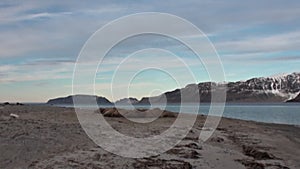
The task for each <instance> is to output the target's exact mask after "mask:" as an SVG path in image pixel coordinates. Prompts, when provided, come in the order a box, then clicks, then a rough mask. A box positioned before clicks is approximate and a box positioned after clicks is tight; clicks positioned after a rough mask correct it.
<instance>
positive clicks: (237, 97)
mask: <svg viewBox="0 0 300 169" xmlns="http://www.w3.org/2000/svg"><path fill="white" fill-rule="evenodd" d="M218 85H224V84H218V83H214V82H204V83H199V84H190V85H187V86H186V87H184V88H182V89H176V90H174V91H170V92H166V93H164V94H162V95H160V96H155V97H150V98H148V97H144V98H142V99H141V100H140V101H139V103H138V104H149V102H151V103H159V102H161V101H162V99H164V98H167V100H168V103H180V100H181V99H180V96H181V95H180V93H181V91H185V92H186V93H188V95H189V97H190V98H192V97H197V91H196V90H198V92H199V95H200V101H201V102H210V100H211V89H212V87H216V86H218ZM225 85H226V86H227V99H226V101H227V102H284V101H286V100H289V99H292V98H295V97H296V96H297V95H298V94H299V92H300V73H292V74H285V75H280V76H272V77H260V78H252V79H249V80H247V81H238V82H229V83H225ZM195 86H196V87H195ZM185 100H187V102H189V100H188V99H185ZM191 100H192V99H191Z"/></svg>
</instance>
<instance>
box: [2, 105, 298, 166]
mask: <svg viewBox="0 0 300 169" xmlns="http://www.w3.org/2000/svg"><path fill="white" fill-rule="evenodd" d="M11 113H14V114H17V115H18V116H19V117H18V118H12V117H10V114H11ZM205 118H206V117H205V116H201V115H199V116H198V118H197V121H196V123H195V125H194V127H193V129H192V130H191V131H190V132H189V134H188V135H187V137H185V138H184V139H183V140H182V141H181V142H180V143H179V144H178V145H176V146H175V147H174V148H173V149H171V150H169V151H167V152H165V153H163V154H160V155H158V156H153V157H150V158H142V159H132V158H124V157H121V156H117V155H114V154H111V153H109V152H107V151H105V150H103V149H102V148H101V147H99V146H97V145H96V144H95V143H93V141H92V140H90V139H89V138H88V136H87V135H86V133H85V132H84V131H83V129H82V128H81V126H80V124H79V122H78V119H77V117H76V114H75V112H74V109H72V108H59V107H51V106H28V105H5V106H4V105H2V106H1V107H0V135H1V137H0V152H1V155H0V168H7V169H12V168H39V169H42V168H45V169H46V168H47V169H50V168H64V169H66V168H70V169H71V168H90V169H96V168H168V169H169V168H182V169H189V168H208V169H209V168H236V169H237V168H257V169H260V168H294V169H297V168H300V161H299V157H300V133H299V126H290V125H278V124H265V123H257V122H249V121H242V120H234V119H227V118H223V119H222V120H221V123H220V125H219V126H218V128H217V130H216V132H215V133H214V135H213V136H212V137H211V138H210V139H209V141H207V142H204V143H200V142H199V141H198V136H199V133H200V131H201V130H202V126H203V123H204V121H205ZM174 119H175V118H172V117H167V118H159V119H157V120H155V121H154V122H152V123H149V124H148V123H147V124H143V125H138V124H136V123H133V122H130V121H128V120H127V119H125V118H122V117H106V120H107V121H108V122H109V123H110V125H111V126H112V127H113V128H115V129H116V130H118V131H119V132H121V133H123V134H127V135H129V136H135V137H144V136H149V135H157V134H159V133H161V132H162V131H164V130H166V129H167V128H168V127H169V126H170V125H171V124H172V123H173V121H174Z"/></svg>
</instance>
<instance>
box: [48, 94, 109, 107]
mask: <svg viewBox="0 0 300 169" xmlns="http://www.w3.org/2000/svg"><path fill="white" fill-rule="evenodd" d="M73 98H75V99H77V100H80V103H81V104H91V103H92V101H94V100H95V99H96V100H97V103H98V104H99V105H100V104H101V105H112V104H113V103H111V102H110V101H109V100H108V99H106V98H105V97H99V96H93V95H71V96H67V97H60V98H55V99H50V100H49V101H48V102H47V104H52V105H63V104H65V105H73Z"/></svg>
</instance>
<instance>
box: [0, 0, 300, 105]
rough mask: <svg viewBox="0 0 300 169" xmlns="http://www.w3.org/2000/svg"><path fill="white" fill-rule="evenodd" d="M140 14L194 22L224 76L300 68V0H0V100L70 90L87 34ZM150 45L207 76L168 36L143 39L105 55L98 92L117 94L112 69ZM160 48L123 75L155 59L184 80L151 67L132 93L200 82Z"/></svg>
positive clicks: (121, 83) (121, 86)
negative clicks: (218, 60) (216, 55)
mask: <svg viewBox="0 0 300 169" xmlns="http://www.w3.org/2000/svg"><path fill="white" fill-rule="evenodd" d="M139 12H163V13H170V14H173V15H177V16H179V17H182V18H184V19H186V20H188V21H190V22H191V23H193V24H194V25H196V26H197V27H198V28H199V29H201V30H202V31H203V32H204V33H205V34H206V35H207V36H208V38H209V39H210V40H211V41H212V43H213V45H214V46H215V48H216V50H217V51H218V53H219V55H220V58H221V61H222V63H223V66H224V71H225V75H226V80H227V81H238V80H245V79H248V78H251V77H257V76H270V75H276V74H280V73H292V72H299V65H300V55H299V54H300V48H299V47H300V3H299V1H292V0H290V1H277V0H273V1H261V0H259V1H258V0H257V1H248V2H242V1H238V0H236V1H233V0H232V1H217V0H214V1H211V0H207V1H206V0H203V1H199V0H190V1H188V2H187V1H177V0H165V1H155V0H153V1H146V0H144V1H143V0H142V1H127V0H123V1H111V0H108V1H72V2H71V1H56V0H53V1H5V0H2V1H1V2H0V42H1V43H0V59H1V62H0V91H1V96H0V102H3V101H20V102H44V101H47V100H48V99H49V98H53V97H57V96H64V95H69V94H71V93H72V74H73V69H74V64H75V62H76V59H77V57H78V54H79V52H80V50H81V48H82V47H83V45H84V43H85V42H86V41H87V39H88V38H89V37H90V36H91V35H92V34H93V33H94V32H95V31H97V30H98V29H99V28H101V27H102V26H104V25H105V24H107V23H108V22H110V21H112V20H114V19H118V18H119V17H122V16H125V15H128V14H134V13H139ZM123 29H126V28H119V31H122V30H123ZM100 45H101V44H100ZM145 47H152V48H159V47H162V48H164V49H173V50H174V51H175V54H177V55H178V56H180V57H182V58H183V59H184V60H185V61H186V62H187V64H188V65H189V67H190V68H191V69H192V71H193V73H194V74H195V77H196V82H202V81H208V80H209V77H208V75H207V73H206V71H205V68H204V67H203V65H202V64H201V63H198V62H196V61H195V60H193V57H191V55H193V54H192V53H191V52H188V51H186V50H185V49H184V47H180V45H179V46H178V44H176V42H173V41H172V40H168V39H164V38H163V37H157V36H144V37H136V38H132V39H129V40H128V41H126V42H124V43H123V44H119V45H118V46H117V47H116V48H115V49H114V50H113V51H111V53H110V54H108V55H107V57H106V58H105V61H104V62H103V65H100V67H99V71H98V73H97V76H96V94H97V95H102V96H105V97H107V98H109V99H112V96H111V94H110V92H111V90H110V88H111V77H112V76H113V74H114V73H115V72H114V70H115V68H116V67H117V66H118V65H119V63H121V62H122V60H123V59H124V58H125V57H126V56H127V55H130V53H132V52H134V51H135V50H140V49H143V48H145ZM156 52H157V51H156ZM156 52H154V53H151V52H150V53H148V54H145V53H140V54H138V55H135V56H133V57H132V58H131V60H128V61H127V64H124V65H123V67H122V69H121V70H122V71H121V72H123V73H124V72H125V73H126V72H130V71H131V72H132V71H134V70H137V69H141V68H142V67H141V65H143V62H147V63H149V65H151V64H153V65H155V64H158V65H162V66H163V67H165V68H169V70H171V71H173V72H174V73H175V74H177V75H178V77H177V78H178V79H176V80H177V81H180V82H182V83H181V85H179V86H178V84H176V80H174V79H172V77H170V76H169V75H168V74H167V73H166V72H161V71H157V70H153V69H152V70H149V71H145V72H144V73H140V74H139V75H138V76H136V77H135V78H134V79H132V83H131V85H130V89H129V90H128V93H127V94H128V95H130V96H133V97H137V98H140V97H142V96H149V95H156V94H159V93H161V92H163V91H167V90H173V89H175V88H177V87H184V86H185V85H186V84H188V83H194V82H195V81H191V80H189V79H187V78H186V77H187V76H186V75H185V73H184V72H183V67H182V65H181V64H180V63H177V62H176V61H173V60H172V59H170V58H169V57H170V56H171V55H168V54H162V53H156ZM123 61H124V60H123ZM125 75H126V74H123V75H121V76H119V77H124V76H125ZM117 80H118V81H116V85H115V92H117V94H116V95H115V96H114V99H119V98H122V97H126V94H125V93H123V92H118V91H124V90H127V88H128V86H127V84H128V80H126V78H125V79H124V78H119V79H117ZM83 87H91V86H83ZM118 93H119V94H118Z"/></svg>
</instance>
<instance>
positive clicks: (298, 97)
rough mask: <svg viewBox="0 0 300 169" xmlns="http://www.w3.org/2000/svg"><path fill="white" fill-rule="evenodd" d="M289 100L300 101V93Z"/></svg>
mask: <svg viewBox="0 0 300 169" xmlns="http://www.w3.org/2000/svg"><path fill="white" fill-rule="evenodd" d="M287 102H300V94H298V96H297V97H295V98H294V99H291V100H288V101H287Z"/></svg>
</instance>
